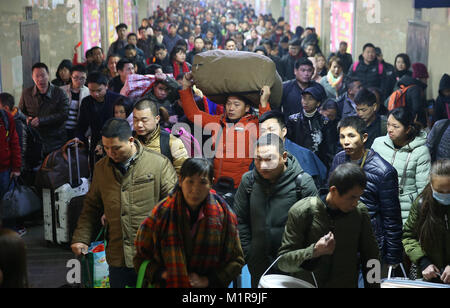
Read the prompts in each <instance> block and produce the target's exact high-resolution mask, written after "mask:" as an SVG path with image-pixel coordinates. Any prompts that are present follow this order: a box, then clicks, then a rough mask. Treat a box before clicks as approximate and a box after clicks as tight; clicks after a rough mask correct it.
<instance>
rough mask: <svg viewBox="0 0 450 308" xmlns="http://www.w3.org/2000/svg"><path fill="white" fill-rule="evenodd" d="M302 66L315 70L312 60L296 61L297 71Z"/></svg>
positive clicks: (301, 59) (302, 59)
mask: <svg viewBox="0 0 450 308" xmlns="http://www.w3.org/2000/svg"><path fill="white" fill-rule="evenodd" d="M302 65H308V66H310V67H312V68H314V64H313V63H312V62H311V60H309V59H307V58H300V59H298V60H297V61H295V64H294V67H295V69H296V70H298V68H299V67H300V66H302Z"/></svg>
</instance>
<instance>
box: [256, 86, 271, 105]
mask: <svg viewBox="0 0 450 308" xmlns="http://www.w3.org/2000/svg"><path fill="white" fill-rule="evenodd" d="M269 98H270V87H269V86H264V87H263V88H262V89H261V98H260V99H259V102H260V103H261V107H263V108H266V107H267V104H268V103H269Z"/></svg>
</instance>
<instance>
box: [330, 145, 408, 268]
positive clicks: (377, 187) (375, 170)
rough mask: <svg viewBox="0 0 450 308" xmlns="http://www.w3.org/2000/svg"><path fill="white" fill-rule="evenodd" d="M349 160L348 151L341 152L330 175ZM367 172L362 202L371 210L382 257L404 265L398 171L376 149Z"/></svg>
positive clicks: (369, 161) (389, 261)
mask: <svg viewBox="0 0 450 308" xmlns="http://www.w3.org/2000/svg"><path fill="white" fill-rule="evenodd" d="M349 161H350V157H349V156H347V155H345V152H344V151H342V152H340V153H338V154H337V155H336V156H335V158H334V160H333V164H332V166H331V169H330V173H331V172H333V170H334V169H336V167H337V166H338V165H340V164H343V163H345V162H349ZM363 169H364V171H365V173H366V176H367V185H366V189H365V190H364V194H363V195H362V196H361V202H362V203H364V204H365V205H366V206H367V209H368V210H369V215H370V220H371V223H372V228H373V231H374V233H375V237H376V239H377V242H378V247H379V249H380V255H381V258H382V260H383V262H385V263H387V264H391V265H392V264H398V263H400V262H402V254H403V245H402V216H401V209H400V201H399V199H398V175H397V171H396V169H395V168H394V167H392V165H390V164H389V163H388V162H387V161H385V160H384V159H383V158H382V157H381V156H380V155H379V154H378V153H377V152H375V151H373V150H370V151H369V154H368V155H367V158H366V162H365V164H364V166H363Z"/></svg>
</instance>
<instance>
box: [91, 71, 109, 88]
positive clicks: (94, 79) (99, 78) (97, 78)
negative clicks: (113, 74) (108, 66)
mask: <svg viewBox="0 0 450 308" xmlns="http://www.w3.org/2000/svg"><path fill="white" fill-rule="evenodd" d="M90 83H97V84H99V85H105V86H107V85H108V78H106V76H105V75H103V74H102V73H100V72H92V73H90V74H89V75H88V77H87V79H86V84H90Z"/></svg>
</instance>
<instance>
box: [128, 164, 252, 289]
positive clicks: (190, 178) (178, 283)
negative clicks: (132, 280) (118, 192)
mask: <svg viewBox="0 0 450 308" xmlns="http://www.w3.org/2000/svg"><path fill="white" fill-rule="evenodd" d="M213 177H214V169H213V166H212V164H211V163H210V162H209V161H208V160H207V159H204V158H191V159H188V160H186V161H185V162H184V164H183V167H182V168H181V171H180V179H179V184H178V185H177V186H176V187H175V189H174V191H173V192H172V194H171V195H169V197H167V198H166V199H165V200H163V201H162V202H161V203H160V204H158V205H157V206H156V207H155V208H154V209H153V211H152V213H151V214H150V216H149V217H148V218H147V219H146V220H144V222H143V223H142V224H141V227H140V228H139V230H138V233H137V236H136V241H135V246H136V250H137V254H136V256H135V258H134V264H135V267H136V269H137V270H139V268H140V266H141V264H142V262H143V261H145V260H149V261H150V263H149V265H148V267H147V277H146V278H147V279H148V282H149V283H150V284H152V285H153V286H155V287H166V288H191V287H192V288H208V287H210V288H213V287H216V288H217V287H220V288H226V287H227V286H228V285H229V284H230V282H231V281H232V280H233V279H234V278H236V277H237V276H238V275H239V273H240V271H241V268H242V267H243V265H244V257H243V252H242V248H241V245H240V241H239V235H238V231H237V218H236V216H235V214H234V213H233V212H232V211H231V210H230V208H229V207H228V205H227V204H226V203H225V202H224V201H223V200H222V199H221V198H219V197H218V196H217V195H216V194H215V192H214V191H212V190H211V188H212V183H213Z"/></svg>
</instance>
